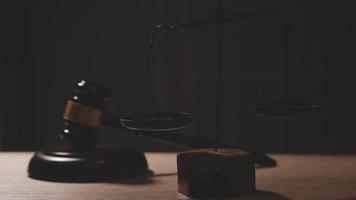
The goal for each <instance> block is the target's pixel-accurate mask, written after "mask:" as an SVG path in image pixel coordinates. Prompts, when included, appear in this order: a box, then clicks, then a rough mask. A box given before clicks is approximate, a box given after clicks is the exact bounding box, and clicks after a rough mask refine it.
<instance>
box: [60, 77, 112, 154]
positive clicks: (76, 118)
mask: <svg viewBox="0 0 356 200" xmlns="http://www.w3.org/2000/svg"><path fill="white" fill-rule="evenodd" d="M109 99H110V94H109V92H108V91H107V90H106V89H105V88H104V87H102V86H100V85H99V84H97V83H95V82H93V81H90V80H86V79H82V80H80V81H79V82H78V83H77V84H76V87H75V90H74V93H73V95H72V96H71V98H69V99H68V101H67V104H66V107H65V109H64V114H63V120H64V129H63V131H62V132H61V134H60V137H61V138H62V139H63V140H65V141H69V142H70V143H71V144H72V145H73V146H74V147H75V148H78V149H88V148H91V147H92V146H93V145H94V144H95V139H94V133H95V131H97V129H98V128H99V127H100V126H101V122H102V119H103V117H104V114H105V111H106V105H107V103H108V101H109Z"/></svg>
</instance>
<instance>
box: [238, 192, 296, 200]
mask: <svg viewBox="0 0 356 200" xmlns="http://www.w3.org/2000/svg"><path fill="white" fill-rule="evenodd" d="M235 199H236V200H291V199H289V198H287V197H285V196H283V195H281V194H278V193H276V192H270V191H262V190H257V191H256V193H254V194H251V195H246V196H242V197H238V198H235Z"/></svg>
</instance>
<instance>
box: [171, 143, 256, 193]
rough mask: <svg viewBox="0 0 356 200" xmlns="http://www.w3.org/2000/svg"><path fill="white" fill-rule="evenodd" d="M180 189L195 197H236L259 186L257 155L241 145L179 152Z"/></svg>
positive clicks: (251, 191) (181, 191)
mask: <svg viewBox="0 0 356 200" xmlns="http://www.w3.org/2000/svg"><path fill="white" fill-rule="evenodd" d="M177 168H178V187H179V188H178V189H179V192H180V193H182V194H184V195H186V196H188V197H191V198H233V197H236V196H238V195H244V194H249V193H253V192H255V190H256V184H255V164H254V159H253V156H252V155H251V154H250V153H248V152H245V151H241V150H239V149H218V151H214V149H200V150H193V151H187V152H183V153H180V154H178V156H177Z"/></svg>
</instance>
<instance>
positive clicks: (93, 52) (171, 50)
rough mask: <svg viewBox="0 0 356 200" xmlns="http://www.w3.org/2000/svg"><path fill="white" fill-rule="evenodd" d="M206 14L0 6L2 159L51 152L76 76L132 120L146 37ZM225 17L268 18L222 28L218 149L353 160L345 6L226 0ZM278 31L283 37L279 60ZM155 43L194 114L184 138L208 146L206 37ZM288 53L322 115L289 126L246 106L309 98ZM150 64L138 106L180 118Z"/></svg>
mask: <svg viewBox="0 0 356 200" xmlns="http://www.w3.org/2000/svg"><path fill="white" fill-rule="evenodd" d="M216 5H217V1H213V0H195V1H189V0H175V1H174V0H149V1H143V0H121V1H117V0H115V1H114V0H89V1H88V0H85V1H84V0H75V1H73V0H71V1H69V0H66V1H63V0H36V1H31V0H16V1H13V0H2V1H0V25H1V31H0V44H1V45H0V66H1V77H0V80H1V86H0V87H1V88H0V89H1V90H0V111H1V112H0V133H1V134H0V136H1V137H0V144H1V145H0V147H1V149H3V150H31V149H36V148H40V147H43V146H50V145H52V144H57V143H58V142H59V139H58V133H59V131H60V130H61V129H62V124H63V122H62V119H61V117H62V113H63V109H64V106H65V102H66V99H67V98H68V97H70V95H71V94H72V91H73V88H74V83H75V81H77V80H78V79H80V78H82V77H88V78H91V79H94V80H96V81H97V82H99V83H101V84H103V85H105V86H106V87H107V88H108V89H109V90H110V91H111V93H112V99H113V100H112V104H111V107H110V110H111V111H113V112H116V113H119V114H120V115H124V114H128V113H130V112H132V111H134V109H135V102H136V99H137V98H138V87H139V83H140V80H141V78H142V74H143V71H144V65H145V60H146V57H147V55H146V47H147V43H148V38H149V33H148V30H149V27H151V26H152V25H156V24H160V23H163V24H171V23H179V22H185V21H189V20H192V19H199V18H201V17H209V16H213V15H214V12H215V11H214V9H215V7H216ZM225 7H226V12H227V13H233V12H253V11H256V10H264V9H268V8H276V9H277V10H278V12H277V14H276V15H274V16H269V17H262V18H256V19H244V20H236V21H235V22H234V23H231V24H228V25H226V28H225V34H224V49H223V51H224V61H223V71H222V80H223V81H222V87H221V89H222V96H221V102H222V103H221V112H220V113H221V116H220V119H221V129H220V132H219V134H220V140H221V141H224V142H228V143H234V144H239V145H243V146H246V147H249V148H252V149H257V150H261V151H266V152H289V153H355V152H356V145H355V139H356V136H355V132H356V126H355V118H356V117H355V114H354V113H355V111H356V104H355V100H356V95H355V91H354V86H355V83H356V80H355V78H356V68H355V65H356V60H355V42H356V39H355V30H356V29H355V28H356V23H355V22H356V21H355V20H356V13H355V11H356V4H355V3H354V1H351V0H348V1H336V0H334V1H331V0H328V1H308V0H303V1H299V0H298V1H297V0H295V1H284V0H274V1H264V0H254V1H251V0H239V1H236V0H226V1H225ZM285 24H289V25H290V27H292V30H293V35H294V37H289V38H288V40H289V49H288V51H286V50H285V48H284V46H285V45H286V42H285V41H286V39H285V38H286V37H285V33H284V30H285V27H286V26H285ZM161 39H162V41H163V44H164V46H165V47H166V49H167V54H168V57H169V59H170V60H171V63H173V67H174V69H175V72H176V74H177V76H178V77H179V78H180V79H181V83H180V84H181V85H182V87H183V88H184V93H185V95H186V96H187V98H188V100H189V102H190V103H191V105H192V108H193V114H194V123H193V125H192V126H191V128H189V129H187V130H184V131H183V132H184V133H186V134H192V135H195V136H197V137H202V138H208V139H209V138H213V134H214V132H213V130H214V123H215V110H214V109H215V95H216V63H217V57H216V53H217V28H216V27H215V26H208V27H202V28H197V29H191V30H180V31H175V32H170V33H165V34H163V35H162V38H161ZM293 43H295V45H294V44H293ZM299 51H302V52H303V55H305V56H304V57H303V58H305V60H306V61H305V63H306V64H307V67H308V71H309V72H310V76H311V77H312V81H313V83H314V85H315V87H316V89H317V91H318V93H319V94H320V95H321V96H322V97H323V99H324V100H325V101H326V102H327V109H326V110H325V112H324V113H323V114H322V115H319V116H316V117H308V118H303V119H293V120H280V119H264V118H258V117H256V116H254V115H253V113H252V105H253V103H254V102H255V101H258V100H260V99H266V100H273V99H275V100H278V99H288V98H289V99H294V98H305V99H310V98H312V95H311V85H310V83H309V82H308V81H306V77H305V74H304V72H303V68H302V64H303V59H302V57H301V56H298V52H299ZM286 52H288V57H289V59H288V64H286V61H285V60H284V57H285V56H284V55H285V54H286ZM154 61H155V65H154V71H153V72H152V74H151V78H150V84H149V85H148V88H147V91H148V92H147V93H149V94H147V95H146V96H145V102H146V104H145V105H146V107H147V108H148V109H151V110H162V111H164V110H166V111H179V110H182V108H183V105H182V102H181V101H180V98H179V95H180V94H179V92H177V89H176V87H175V85H174V82H172V81H171V78H170V77H169V76H168V73H167V70H166V66H165V65H164V64H163V62H162V60H161V59H159V57H158V56H156V57H155V60H154ZM261 93H262V94H261ZM98 135H99V141H106V142H108V141H109V142H112V143H115V144H123V143H125V144H128V143H129V144H132V145H133V146H137V147H140V148H143V149H146V150H172V148H171V147H170V146H169V145H164V144H161V143H158V142H155V141H151V140H146V139H144V138H141V137H137V136H132V135H130V133H129V132H126V131H113V130H109V129H103V130H101V131H100V133H99V134H98Z"/></svg>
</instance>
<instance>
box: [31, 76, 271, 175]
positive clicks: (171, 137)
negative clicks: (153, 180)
mask: <svg viewBox="0 0 356 200" xmlns="http://www.w3.org/2000/svg"><path fill="white" fill-rule="evenodd" d="M109 100H110V93H109V91H108V90H107V89H106V88H104V87H102V86H101V85H99V84H98V83H96V82H94V81H91V80H88V79H82V80H80V81H78V82H77V83H76V87H75V90H74V93H73V95H72V96H71V97H70V98H69V99H68V100H67V104H66V107H65V109H64V114H63V120H64V129H63V131H62V132H61V133H60V137H61V139H62V140H64V141H68V142H69V143H70V147H68V148H67V149H64V150H63V149H62V150H60V151H57V150H46V151H44V150H42V151H38V152H37V153H36V154H35V156H34V157H33V158H32V160H31V162H30V165H29V170H28V171H29V175H30V177H33V178H38V179H46V180H47V179H50V180H70V181H71V180H74V179H75V180H76V181H77V180H78V181H81V180H88V177H90V179H96V178H99V179H103V178H104V179H107V178H122V177H126V176H135V175H138V174H142V173H143V171H146V170H147V162H146V160H145V158H144V155H143V153H142V152H139V151H132V150H127V149H124V150H123V149H120V150H112V149H109V150H108V149H104V150H103V149H98V148H95V146H96V145H95V143H96V141H95V132H97V131H98V130H99V129H100V128H101V127H109V128H113V129H125V130H127V129H128V130H131V132H132V133H134V134H140V135H142V136H146V137H150V138H154V139H158V140H161V141H165V142H168V143H170V144H173V145H178V146H180V147H183V148H184V149H187V150H188V149H198V148H212V147H221V148H239V149H241V147H236V145H232V144H223V143H218V142H216V141H210V140H206V139H200V138H197V137H193V136H190V135H188V134H183V133H181V132H179V131H176V130H180V129H182V128H185V127H187V126H188V125H189V124H190V123H191V120H192V115H191V114H190V113H185V112H180V113H173V112H172V113H169V112H166V113H163V112H161V113H136V114H134V115H129V116H125V117H120V116H119V115H116V114H113V113H110V112H108V110H107V105H108V102H109ZM244 150H245V151H248V152H250V153H251V154H252V155H253V156H254V159H255V162H256V164H258V165H262V166H275V165H276V161H275V160H273V159H272V158H270V157H268V156H267V155H265V154H262V153H258V152H253V151H249V150H246V149H244ZM58 158H61V159H58ZM73 158H75V159H77V161H78V159H79V160H80V161H78V162H79V163H80V164H78V163H76V164H73V163H75V161H73ZM103 158H105V159H107V161H108V162H109V163H114V164H113V166H111V167H109V168H110V170H117V171H118V172H115V175H114V176H111V175H110V174H106V175H105V176H101V175H100V174H102V172H101V171H100V170H101V169H98V170H96V171H95V170H94V171H92V172H90V171H87V172H86V171H85V170H84V168H85V165H86V164H87V163H86V162H87V161H88V160H91V161H92V162H93V163H96V162H98V161H99V160H100V161H103ZM105 159H104V160H105ZM58 160H61V161H63V162H58ZM113 160H114V161H115V160H116V161H117V162H113ZM72 162H73V163H72ZM115 163H117V165H115ZM114 165H115V166H114ZM132 165H135V166H136V167H137V170H136V171H135V170H133V169H135V167H132ZM78 166H82V167H78ZM138 166H139V167H138ZM74 168H75V170H73V169H74ZM77 168H78V169H77ZM51 169H56V170H51ZM128 169H129V171H130V170H131V173H127V172H124V171H125V170H128ZM110 170H109V171H110ZM120 170H122V172H120ZM55 171H56V172H55ZM66 171H67V172H68V173H69V172H70V173H69V174H68V173H67V172H66ZM71 171H73V172H71ZM58 172H63V174H61V173H59V175H54V174H52V173H57V174H58ZM90 173H91V174H95V173H96V174H97V175H95V176H93V175H90V176H89V175H88V174H90Z"/></svg>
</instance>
